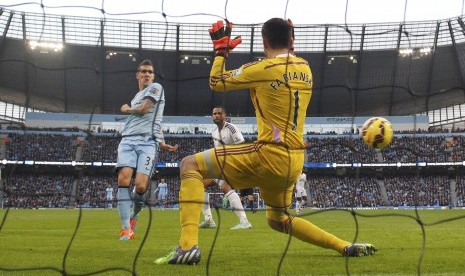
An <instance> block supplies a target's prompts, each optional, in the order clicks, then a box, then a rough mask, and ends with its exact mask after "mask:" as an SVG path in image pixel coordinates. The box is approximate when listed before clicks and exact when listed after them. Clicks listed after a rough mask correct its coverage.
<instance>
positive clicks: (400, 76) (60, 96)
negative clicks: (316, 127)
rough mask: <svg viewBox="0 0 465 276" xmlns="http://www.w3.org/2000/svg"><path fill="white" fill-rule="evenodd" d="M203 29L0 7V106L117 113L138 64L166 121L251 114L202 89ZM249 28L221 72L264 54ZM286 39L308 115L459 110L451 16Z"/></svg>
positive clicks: (460, 43)
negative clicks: (150, 78)
mask: <svg viewBox="0 0 465 276" xmlns="http://www.w3.org/2000/svg"><path fill="white" fill-rule="evenodd" d="M208 27H209V25H208V24H187V23H186V24H180V23H176V24H175V23H169V22H147V21H144V22H139V21H135V20H132V21H131V20H117V19H102V18H88V17H76V16H65V17H63V16H57V15H44V14H36V13H22V12H15V11H13V10H8V9H2V10H1V14H0V31H1V32H2V34H3V36H1V37H0V101H5V102H10V103H15V104H19V105H22V106H26V107H30V108H34V109H38V110H46V111H53V112H74V113H106V114H110V113H111V114H114V113H118V112H119V108H120V106H121V105H122V104H123V103H127V102H129V101H130V99H131V98H132V97H133V95H134V94H135V92H137V91H136V90H137V87H136V80H135V69H136V67H137V65H138V62H140V61H141V60H142V59H145V58H149V59H151V60H153V61H154V63H155V67H156V72H157V80H158V81H160V82H161V83H162V84H163V86H164V88H165V91H166V94H165V95H166V100H167V105H166V109H165V114H166V115H197V116H198V115H207V114H209V113H210V111H211V108H212V107H213V106H215V105H218V104H221V105H224V106H225V107H226V108H227V109H228V111H229V113H230V115H232V116H235V115H239V116H253V115H254V114H253V107H252V104H251V102H250V98H249V95H248V93H247V91H239V92H236V93H226V94H224V95H223V94H222V95H217V94H213V93H212V92H211V91H210V90H209V87H208V74H209V71H210V66H211V64H210V63H211V41H210V38H209V36H208V33H207V32H206V30H207V29H208ZM260 27H261V26H260V25H239V26H236V27H235V29H234V31H233V32H234V33H233V34H240V35H242V37H243V43H242V44H241V45H239V47H238V48H237V49H235V51H234V54H233V55H232V56H231V58H230V60H229V61H228V64H227V67H228V68H230V69H232V68H234V67H237V66H239V65H241V64H243V63H246V62H249V61H251V60H253V59H257V58H261V57H263V54H262V51H263V48H262V46H261V38H260ZM295 33H296V44H295V48H296V53H297V54H298V55H300V56H302V57H304V58H306V59H307V60H309V62H310V64H311V67H312V70H313V74H314V84H315V87H314V95H313V98H312V103H311V106H310V108H309V111H308V116H313V117H315V116H352V115H355V116H365V115H391V116H394V115H409V114H416V113H421V112H426V111H428V110H432V109H438V108H441V107H447V106H451V105H455V104H462V103H464V102H465V96H464V90H463V87H465V86H464V77H465V75H464V74H465V72H464V70H465V68H464V66H465V48H464V39H465V24H464V22H463V18H462V17H457V18H450V19H445V20H436V21H422V22H410V23H377V24H350V25H329V24H323V25H296V32H295ZM186 57H187V58H186ZM193 103H195V104H193Z"/></svg>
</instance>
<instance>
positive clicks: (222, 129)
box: [199, 106, 252, 230]
mask: <svg viewBox="0 0 465 276" xmlns="http://www.w3.org/2000/svg"><path fill="white" fill-rule="evenodd" d="M212 119H213V122H214V123H215V124H216V125H217V126H218V127H217V128H215V129H214V130H213V132H212V138H213V144H214V146H215V148H219V147H222V146H223V145H233V144H241V143H243V142H244V137H243V136H242V133H241V131H240V130H239V128H237V126H235V125H233V124H231V123H228V122H226V111H225V109H224V108H223V107H221V106H217V107H215V108H213V112H212ZM219 150H221V149H219ZM203 182H204V186H205V187H208V186H211V185H214V184H215V183H216V184H218V186H219V187H220V189H221V190H222V191H223V193H224V196H225V197H227V198H228V200H229V204H230V206H231V208H232V209H233V210H234V212H235V213H236V215H237V217H238V218H239V223H238V224H237V225H236V226H234V227H232V228H231V229H232V230H237V229H250V228H252V224H250V222H249V221H248V219H247V215H246V214H245V212H244V207H243V206H242V202H241V199H240V197H239V195H238V194H237V193H236V191H234V190H233V189H232V188H231V185H229V184H228V183H227V182H226V181H224V180H221V179H205V180H203ZM204 202H205V204H204V205H203V206H202V213H203V215H204V218H205V220H204V221H203V222H201V223H200V224H199V227H200V228H215V227H216V223H215V221H214V220H213V217H212V212H211V209H210V201H209V197H208V193H207V192H205V198H204Z"/></svg>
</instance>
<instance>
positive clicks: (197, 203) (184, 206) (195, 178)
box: [179, 170, 204, 250]
mask: <svg viewBox="0 0 465 276" xmlns="http://www.w3.org/2000/svg"><path fill="white" fill-rule="evenodd" d="M202 179H203V178H202V176H201V175H200V173H199V172H197V171H194V170H190V171H187V172H184V173H182V174H181V189H180V191H179V204H180V219H181V227H182V229H181V238H180V240H179V246H181V249H182V250H189V249H191V248H192V247H193V246H194V245H196V244H198V241H199V218H200V211H201V210H202V205H203V199H204V196H203V192H204V187H203V182H202Z"/></svg>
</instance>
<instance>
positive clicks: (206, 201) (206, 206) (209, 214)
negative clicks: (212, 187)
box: [202, 192, 212, 221]
mask: <svg viewBox="0 0 465 276" xmlns="http://www.w3.org/2000/svg"><path fill="white" fill-rule="evenodd" d="M203 202H204V204H203V205H202V214H203V216H204V218H205V221H209V220H211V219H212V210H211V209H210V198H209V197H208V193H207V192H205V193H204V199H203Z"/></svg>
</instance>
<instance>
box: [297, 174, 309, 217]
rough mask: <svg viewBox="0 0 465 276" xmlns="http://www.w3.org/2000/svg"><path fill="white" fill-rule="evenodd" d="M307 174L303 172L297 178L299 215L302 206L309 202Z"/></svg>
mask: <svg viewBox="0 0 465 276" xmlns="http://www.w3.org/2000/svg"><path fill="white" fill-rule="evenodd" d="M306 186H307V175H306V174H305V173H304V172H302V174H301V175H300V176H299V178H298V179H297V182H296V183H295V212H296V214H297V215H300V213H301V211H302V208H303V207H304V206H305V204H306V203H307V190H306V188H305V187H306Z"/></svg>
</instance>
